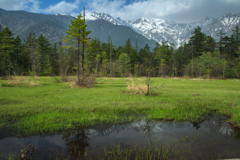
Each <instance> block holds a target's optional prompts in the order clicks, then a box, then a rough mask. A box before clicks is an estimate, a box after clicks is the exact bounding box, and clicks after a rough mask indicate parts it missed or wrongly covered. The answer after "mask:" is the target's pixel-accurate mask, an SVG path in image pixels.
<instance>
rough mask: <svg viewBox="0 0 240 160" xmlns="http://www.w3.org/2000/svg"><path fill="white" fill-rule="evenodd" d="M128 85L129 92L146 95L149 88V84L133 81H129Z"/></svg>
mask: <svg viewBox="0 0 240 160" xmlns="http://www.w3.org/2000/svg"><path fill="white" fill-rule="evenodd" d="M127 85H128V86H127V89H128V93H130V94H140V95H145V93H146V92H147V90H148V88H147V85H135V84H134V82H133V81H132V84H130V83H128V84H127Z"/></svg>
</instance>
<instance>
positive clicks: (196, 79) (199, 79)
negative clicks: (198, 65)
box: [190, 78, 204, 81]
mask: <svg viewBox="0 0 240 160" xmlns="http://www.w3.org/2000/svg"><path fill="white" fill-rule="evenodd" d="M190 80H191V81H204V79H203V78H192V79H190Z"/></svg>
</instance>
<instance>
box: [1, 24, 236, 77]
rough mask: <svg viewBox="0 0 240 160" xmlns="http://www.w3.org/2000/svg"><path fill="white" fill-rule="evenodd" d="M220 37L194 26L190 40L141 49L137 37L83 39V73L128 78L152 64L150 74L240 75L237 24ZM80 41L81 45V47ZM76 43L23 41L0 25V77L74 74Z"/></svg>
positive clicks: (32, 38) (143, 72) (33, 38)
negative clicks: (117, 42) (118, 43)
mask: <svg viewBox="0 0 240 160" xmlns="http://www.w3.org/2000/svg"><path fill="white" fill-rule="evenodd" d="M218 36H219V41H216V40H214V39H213V38H212V37H211V36H207V35H206V34H204V33H203V32H202V31H201V28H200V27H198V28H195V30H194V31H193V32H192V36H191V37H190V38H189V42H188V43H181V45H180V46H179V47H177V46H174V45H173V44H169V43H168V42H162V44H159V43H156V44H155V47H154V48H153V49H151V48H150V47H149V46H148V44H146V45H145V47H143V48H139V47H138V44H137V41H136V42H135V44H131V40H130V39H126V42H125V45H123V46H115V45H114V44H112V41H111V36H110V35H109V36H108V42H100V41H99V39H97V38H95V39H90V38H88V40H87V41H86V43H85V44H84V47H85V50H84V51H83V50H82V49H81V50H80V52H81V54H82V52H84V59H83V61H80V65H82V63H84V68H85V70H86V73H88V74H93V75H95V76H111V77H127V76H136V77H137V76H145V75H146V74H147V73H146V68H147V67H148V68H149V67H151V70H152V72H151V76H153V77H160V76H161V77H170V76H171V77H176V76H178V77H202V78H210V77H211V78H239V76H240V63H239V62H240V59H239V54H240V51H239V46H240V31H239V27H238V26H236V28H235V29H234V30H233V31H232V35H231V36H230V37H229V36H226V35H225V33H223V32H222V31H220V32H219V35H218ZM82 46H83V45H81V46H80V47H81V48H82ZM77 52H78V47H77V44H71V45H69V43H68V44H66V43H62V42H59V43H55V44H50V42H49V41H48V39H46V38H45V37H44V35H42V34H41V35H40V36H39V37H36V36H35V33H33V32H31V33H29V35H28V37H27V38H26V39H23V40H21V39H20V38H19V36H14V34H13V33H12V32H11V31H10V30H9V29H8V28H7V27H5V28H2V27H0V63H1V65H0V76H6V75H36V76H50V75H52V76H58V75H61V76H67V75H76V73H77V64H78V58H77V56H78V54H77Z"/></svg>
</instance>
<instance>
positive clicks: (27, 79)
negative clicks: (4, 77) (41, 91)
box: [8, 76, 39, 86]
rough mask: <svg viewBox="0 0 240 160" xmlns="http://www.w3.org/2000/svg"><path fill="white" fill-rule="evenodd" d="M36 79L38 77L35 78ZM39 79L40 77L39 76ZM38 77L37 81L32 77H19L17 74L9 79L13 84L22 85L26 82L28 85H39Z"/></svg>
mask: <svg viewBox="0 0 240 160" xmlns="http://www.w3.org/2000/svg"><path fill="white" fill-rule="evenodd" d="M35 79H36V78H35ZM38 79H39V78H38ZM38 79H36V80H37V81H34V80H32V79H31V78H30V77H22V76H21V77H17V76H12V77H11V78H10V79H9V80H8V84H11V85H21V84H26V85H27V86H38V85H39V82H38Z"/></svg>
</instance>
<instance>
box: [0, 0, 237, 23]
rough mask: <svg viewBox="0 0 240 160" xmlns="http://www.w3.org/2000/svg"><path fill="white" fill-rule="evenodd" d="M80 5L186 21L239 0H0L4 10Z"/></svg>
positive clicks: (64, 10)
mask: <svg viewBox="0 0 240 160" xmlns="http://www.w3.org/2000/svg"><path fill="white" fill-rule="evenodd" d="M83 6H86V11H87V12H101V13H108V14H110V15H112V16H113V17H115V18H117V17H120V18H122V19H124V20H131V21H135V20H137V19H138V18H141V17H148V18H163V19H167V20H169V21H176V22H182V23H188V22H193V21H199V20H201V19H203V18H204V17H206V16H209V17H215V18H218V17H220V16H222V15H223V14H225V13H233V14H234V13H240V0H0V8H3V9H5V10H25V11H28V12H36V13H44V14H69V15H72V16H76V15H77V14H79V13H80V12H82V10H83Z"/></svg>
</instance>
